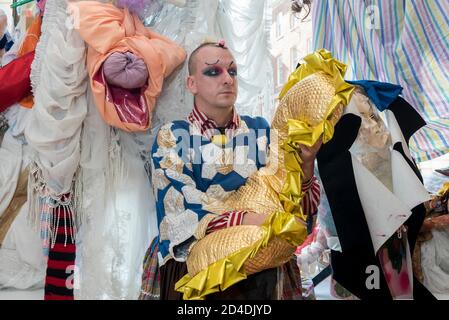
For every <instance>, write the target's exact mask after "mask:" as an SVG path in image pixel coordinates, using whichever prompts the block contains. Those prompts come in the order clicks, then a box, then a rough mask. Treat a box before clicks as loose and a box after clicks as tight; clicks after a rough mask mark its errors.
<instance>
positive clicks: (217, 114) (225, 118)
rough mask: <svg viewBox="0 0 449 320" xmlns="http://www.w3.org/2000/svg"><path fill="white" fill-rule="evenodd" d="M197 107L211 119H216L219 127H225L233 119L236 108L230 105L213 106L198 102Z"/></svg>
mask: <svg viewBox="0 0 449 320" xmlns="http://www.w3.org/2000/svg"><path fill="white" fill-rule="evenodd" d="M196 107H197V108H198V110H200V111H201V112H202V113H204V114H205V115H206V116H207V117H208V118H209V119H212V120H214V121H215V123H216V124H217V126H218V127H225V126H226V125H227V124H228V123H229V122H230V121H231V120H232V116H233V110H234V107H233V106H229V107H227V108H213V107H205V106H204V105H201V104H196Z"/></svg>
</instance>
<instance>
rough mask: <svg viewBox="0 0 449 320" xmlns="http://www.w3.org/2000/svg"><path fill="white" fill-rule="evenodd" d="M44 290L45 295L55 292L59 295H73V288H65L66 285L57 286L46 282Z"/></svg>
mask: <svg viewBox="0 0 449 320" xmlns="http://www.w3.org/2000/svg"><path fill="white" fill-rule="evenodd" d="M44 291H45V294H46V295H51V294H57V295H60V296H67V297H72V296H73V289H67V288H66V287H57V286H53V285H51V284H46V285H45V289H44Z"/></svg>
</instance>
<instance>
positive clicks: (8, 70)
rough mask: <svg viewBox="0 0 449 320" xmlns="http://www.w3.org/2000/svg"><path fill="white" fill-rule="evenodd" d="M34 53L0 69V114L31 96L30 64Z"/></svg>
mask: <svg viewBox="0 0 449 320" xmlns="http://www.w3.org/2000/svg"><path fill="white" fill-rule="evenodd" d="M33 60H34V51H32V52H30V53H27V54H25V55H23V56H22V57H19V58H17V59H15V60H14V61H11V62H10V63H8V64H7V65H6V66H4V67H3V68H0V112H3V111H5V110H6V109H7V108H9V107H10V106H11V105H13V104H14V103H16V102H19V101H20V100H22V99H23V98H25V97H26V96H28V95H29V94H31V82H30V73H31V63H32V62H33Z"/></svg>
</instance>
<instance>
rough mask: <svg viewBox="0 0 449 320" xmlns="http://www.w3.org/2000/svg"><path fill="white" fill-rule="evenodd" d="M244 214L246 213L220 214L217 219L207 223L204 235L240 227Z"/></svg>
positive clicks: (231, 212)
mask: <svg viewBox="0 0 449 320" xmlns="http://www.w3.org/2000/svg"><path fill="white" fill-rule="evenodd" d="M245 213H246V211H229V212H225V213H222V214H220V215H219V216H218V217H216V218H214V219H213V220H212V221H211V222H209V224H208V225H207V230H206V234H209V233H212V232H214V231H217V230H220V229H223V228H230V227H233V226H239V225H241V224H242V222H243V216H244V215H245Z"/></svg>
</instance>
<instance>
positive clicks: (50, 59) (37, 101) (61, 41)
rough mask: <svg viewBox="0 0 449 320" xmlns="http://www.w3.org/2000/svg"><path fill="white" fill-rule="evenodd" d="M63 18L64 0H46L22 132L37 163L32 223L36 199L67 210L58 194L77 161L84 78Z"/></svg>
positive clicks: (80, 51) (78, 42)
mask: <svg viewBox="0 0 449 320" xmlns="http://www.w3.org/2000/svg"><path fill="white" fill-rule="evenodd" d="M68 21H69V16H68V13H67V2H66V1H65V0H64V1H61V0H48V1H47V4H46V10H45V14H44V18H43V23H42V28H41V30H42V35H41V38H40V41H39V43H38V45H37V48H36V56H35V59H34V61H33V64H32V68H31V75H30V79H31V85H32V88H33V93H34V107H33V109H32V110H31V119H30V125H28V126H27V127H26V129H25V137H26V139H27V141H28V143H29V144H30V146H31V147H32V149H33V150H34V155H33V161H34V164H35V167H36V168H37V170H35V171H34V170H32V172H31V174H30V181H29V194H28V197H29V202H30V217H31V219H32V221H33V222H34V223H35V224H36V225H39V224H40V215H41V212H42V208H41V207H40V206H39V199H41V200H42V199H44V200H45V201H46V202H47V204H49V205H51V208H55V207H57V206H59V205H64V206H65V207H66V209H67V210H69V212H72V214H73V211H72V207H73V203H71V200H69V201H64V200H63V199H62V197H63V196H64V195H65V194H70V193H71V192H72V183H73V177H74V174H75V172H76V170H77V168H78V164H79V158H80V133H81V125H82V122H83V120H84V118H85V116H86V112H87V108H86V105H87V100H86V90H87V85H88V83H87V71H86V67H85V58H86V54H85V51H86V50H85V44H84V42H83V40H82V39H81V37H80V36H79V35H78V34H77V33H76V32H75V30H73V29H71V28H69V27H70V25H69V24H68V23H67V22H68ZM50 216H51V217H53V216H54V215H53V214H51V215H50ZM50 225H52V224H51V223H50ZM50 231H51V233H54V230H50ZM51 237H52V239H54V238H55V235H54V234H53V235H52V236H51ZM72 240H73V239H72Z"/></svg>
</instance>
